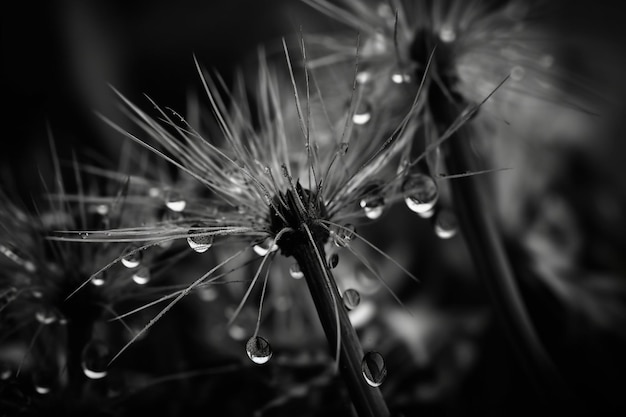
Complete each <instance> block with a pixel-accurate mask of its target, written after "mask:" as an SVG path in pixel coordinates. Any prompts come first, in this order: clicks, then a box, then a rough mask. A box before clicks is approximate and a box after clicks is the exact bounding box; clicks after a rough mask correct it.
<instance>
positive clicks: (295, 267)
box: [289, 262, 304, 279]
mask: <svg viewBox="0 0 626 417" xmlns="http://www.w3.org/2000/svg"><path fill="white" fill-rule="evenodd" d="M289 275H291V278H294V279H300V278H302V277H304V272H302V270H300V265H299V264H298V262H294V263H292V264H291V266H290V267H289Z"/></svg>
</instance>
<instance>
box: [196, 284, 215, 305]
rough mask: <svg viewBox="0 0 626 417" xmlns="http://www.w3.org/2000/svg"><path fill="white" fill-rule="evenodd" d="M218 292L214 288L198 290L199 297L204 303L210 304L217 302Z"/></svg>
mask: <svg viewBox="0 0 626 417" xmlns="http://www.w3.org/2000/svg"><path fill="white" fill-rule="evenodd" d="M217 296H218V292H217V290H216V289H215V288H213V287H208V286H207V287H200V288H198V297H200V299H201V300H202V301H206V302H210V301H214V300H217Z"/></svg>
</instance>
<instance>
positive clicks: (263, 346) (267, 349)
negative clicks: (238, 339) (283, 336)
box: [246, 336, 272, 365]
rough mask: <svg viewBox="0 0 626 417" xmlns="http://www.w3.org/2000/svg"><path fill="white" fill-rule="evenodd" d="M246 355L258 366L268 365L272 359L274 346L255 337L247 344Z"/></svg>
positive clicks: (259, 337)
mask: <svg viewBox="0 0 626 417" xmlns="http://www.w3.org/2000/svg"><path fill="white" fill-rule="evenodd" d="M246 353H247V354H248V357H249V358H250V360H251V361H252V362H254V363H256V364H259V365H262V364H264V363H267V362H268V361H269V360H270V359H271V357H272V346H271V345H270V343H269V342H268V341H267V340H265V339H264V338H262V337H261V336H253V337H251V338H250V339H248V342H247V343H246Z"/></svg>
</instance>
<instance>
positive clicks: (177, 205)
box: [165, 190, 187, 213]
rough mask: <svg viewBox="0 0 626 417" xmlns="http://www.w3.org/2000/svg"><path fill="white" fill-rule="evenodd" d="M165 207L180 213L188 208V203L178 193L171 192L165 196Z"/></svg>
mask: <svg viewBox="0 0 626 417" xmlns="http://www.w3.org/2000/svg"><path fill="white" fill-rule="evenodd" d="M165 206H166V207H167V208H168V209H170V210H172V211H174V212H177V213H180V212H181V211H183V210H185V207H187V202H186V201H185V199H184V198H183V196H182V195H181V194H180V193H179V192H178V191H174V190H170V191H168V192H167V193H166V194H165Z"/></svg>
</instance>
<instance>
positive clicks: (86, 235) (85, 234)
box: [78, 232, 89, 239]
mask: <svg viewBox="0 0 626 417" xmlns="http://www.w3.org/2000/svg"><path fill="white" fill-rule="evenodd" d="M78 235H79V236H80V238H81V239H87V238H88V237H89V233H87V232H80V233H79V234H78Z"/></svg>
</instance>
